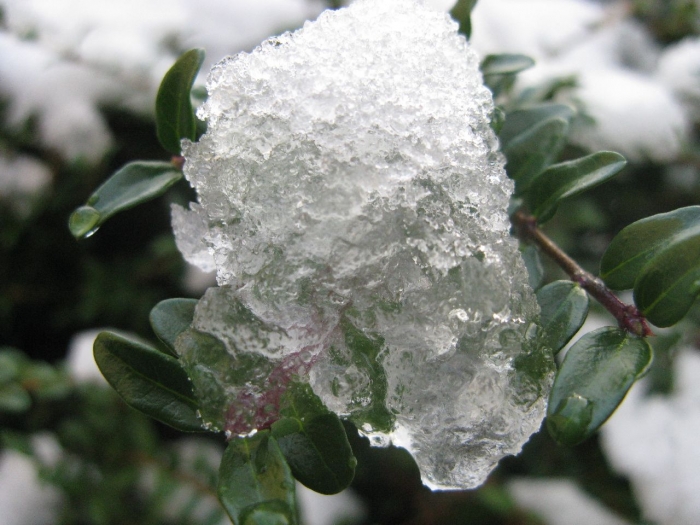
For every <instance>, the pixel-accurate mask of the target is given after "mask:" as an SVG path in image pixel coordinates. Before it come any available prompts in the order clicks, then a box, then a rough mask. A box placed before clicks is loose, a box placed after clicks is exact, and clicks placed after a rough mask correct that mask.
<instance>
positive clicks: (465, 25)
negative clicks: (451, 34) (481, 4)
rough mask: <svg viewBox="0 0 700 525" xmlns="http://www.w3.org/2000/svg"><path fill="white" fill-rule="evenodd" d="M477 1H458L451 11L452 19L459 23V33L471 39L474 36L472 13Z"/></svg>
mask: <svg viewBox="0 0 700 525" xmlns="http://www.w3.org/2000/svg"><path fill="white" fill-rule="evenodd" d="M476 1H477V0H457V3H456V4H455V6H454V7H453V8H452V11H450V15H451V16H452V18H454V19H455V20H457V22H459V32H460V33H461V34H463V35H464V36H466V37H467V38H469V37H470V36H471V34H472V20H471V12H472V9H474V6H475V5H476Z"/></svg>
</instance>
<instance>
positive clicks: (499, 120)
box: [491, 106, 506, 135]
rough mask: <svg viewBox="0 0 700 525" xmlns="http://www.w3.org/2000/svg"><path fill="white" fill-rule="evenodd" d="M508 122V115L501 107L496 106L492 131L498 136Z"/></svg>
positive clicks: (492, 114) (493, 113)
mask: <svg viewBox="0 0 700 525" xmlns="http://www.w3.org/2000/svg"><path fill="white" fill-rule="evenodd" d="M505 121H506V114H505V112H504V111H503V109H502V108H501V107H500V106H495V107H494V108H493V112H492V113H491V129H492V130H493V132H494V133H496V134H497V135H498V133H500V131H501V129H502V128H503V124H505Z"/></svg>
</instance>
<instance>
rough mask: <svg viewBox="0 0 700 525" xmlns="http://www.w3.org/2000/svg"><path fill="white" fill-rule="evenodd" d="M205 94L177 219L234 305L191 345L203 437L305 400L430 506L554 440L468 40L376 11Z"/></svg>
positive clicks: (543, 361) (199, 326)
mask: <svg viewBox="0 0 700 525" xmlns="http://www.w3.org/2000/svg"><path fill="white" fill-rule="evenodd" d="M207 89H208V92H209V98H208V100H207V102H206V103H205V104H204V106H203V107H202V108H201V110H200V117H201V118H203V119H205V120H206V121H207V123H208V131H207V133H206V134H205V135H204V136H203V137H202V138H201V140H200V141H199V142H198V143H186V144H185V145H184V154H185V157H186V159H187V162H186V164H185V175H186V176H187V179H188V180H189V181H190V183H191V184H192V186H193V187H194V188H195V189H196V191H197V194H198V202H197V203H193V204H192V205H191V206H190V209H189V210H185V209H183V208H180V207H175V208H174V209H173V224H174V229H175V234H176V239H177V243H178V246H179V247H180V249H181V251H182V252H183V254H184V256H185V258H186V259H187V260H189V261H191V262H193V263H195V264H198V265H199V266H201V267H203V268H205V269H206V268H216V270H217V278H218V283H219V287H217V288H212V289H210V290H209V291H208V292H207V293H206V294H205V296H204V297H203V298H202V300H201V301H200V302H199V305H198V307H197V311H196V315H195V320H194V323H193V330H191V331H190V332H188V333H187V334H185V335H186V336H184V337H181V338H180V340H179V342H178V350H179V352H180V353H181V355H182V360H183V362H184V363H185V365H186V366H187V368H188V372H189V373H190V376H191V377H192V380H193V383H194V387H195V391H196V393H197V395H198V396H199V397H200V400H201V401H202V405H203V407H204V408H203V409H202V417H203V420H204V421H205V422H206V423H207V424H209V425H211V426H212V427H214V428H219V429H224V430H226V431H228V432H231V433H239V434H245V433H247V432H250V431H251V430H253V429H255V428H260V427H264V426H266V425H269V424H270V423H271V422H272V421H274V419H275V417H276V416H277V414H276V409H277V406H278V404H279V400H280V396H281V395H283V393H284V390H285V386H286V385H287V384H288V383H289V382H290V381H292V380H299V379H301V380H304V381H308V382H309V383H310V385H311V386H312V388H313V390H314V391H315V392H316V393H317V394H318V395H319V396H320V397H321V399H322V400H323V401H324V402H325V404H326V405H327V406H328V407H329V408H330V409H331V410H333V411H335V412H336V413H338V414H339V415H340V416H342V417H345V418H349V419H350V420H352V421H353V422H355V423H356V425H357V426H358V427H359V428H360V429H361V430H362V432H363V433H365V434H366V435H368V436H369V437H370V438H371V440H372V442H373V443H375V444H380V445H381V444H387V443H389V442H393V443H394V444H396V445H399V446H402V447H405V448H406V449H408V450H409V451H410V452H411V453H412V454H413V456H414V457H415V459H416V461H417V463H418V465H419V467H420V469H421V473H422V476H423V481H424V482H425V483H426V484H427V485H429V486H430V487H433V488H448V489H452V488H469V487H474V486H476V485H478V484H480V483H482V482H483V481H484V480H485V478H486V476H487V475H488V473H489V472H490V471H491V470H492V469H493V468H494V467H495V465H496V463H497V462H498V460H499V459H500V458H501V457H503V456H504V455H507V454H513V453H517V452H518V451H519V450H520V448H521V446H522V444H523V443H524V442H525V441H526V440H527V439H528V438H529V436H530V434H531V433H533V432H534V431H536V430H537V429H538V428H539V426H540V423H541V420H542V418H543V415H544V411H545V402H546V401H545V400H546V396H547V393H548V391H549V387H550V383H551V374H552V370H553V365H552V360H551V357H550V356H549V355H548V351H547V350H544V349H538V348H537V346H536V345H535V343H534V340H535V335H536V331H537V326H536V324H535V322H536V319H537V315H538V307H537V304H536V301H535V297H534V294H533V292H532V290H531V289H530V287H529V286H528V284H527V282H528V281H527V274H526V270H525V267H524V265H523V262H522V260H521V258H520V255H519V252H518V248H517V243H516V241H515V240H514V239H512V238H511V237H510V235H509V221H508V217H507V214H506V209H507V206H508V201H509V198H510V194H511V192H512V189H513V188H512V183H511V182H510V180H509V179H507V177H506V174H505V171H504V168H503V166H504V159H503V157H502V155H501V154H500V153H499V152H498V144H497V140H496V137H495V136H494V134H493V132H492V131H491V129H490V127H489V115H490V113H491V112H492V110H493V102H492V100H491V95H490V93H489V91H488V90H487V89H486V88H485V87H484V85H483V82H482V79H481V75H480V73H479V70H478V58H477V56H476V55H475V54H474V52H473V51H472V50H471V49H470V48H469V46H468V44H467V42H466V40H465V39H464V37H462V36H459V35H458V34H457V25H456V24H455V23H454V22H453V21H452V20H451V19H449V18H448V17H447V16H446V15H445V14H443V13H438V12H435V11H431V10H428V9H427V8H425V7H423V6H422V4H420V3H419V2H416V1H413V0H381V1H373V0H359V1H357V2H355V3H354V4H353V5H352V6H351V7H349V8H347V9H342V10H339V11H333V12H331V11H329V12H326V13H324V14H323V15H321V17H319V19H318V20H317V21H316V22H311V23H307V24H306V25H305V26H304V27H303V28H302V29H300V30H299V31H296V32H294V33H286V34H284V35H282V36H280V37H276V38H272V39H269V40H267V41H266V42H264V43H263V44H262V45H261V46H260V47H258V48H257V49H256V50H254V51H253V52H252V53H249V54H246V53H241V54H238V55H236V56H233V57H228V58H226V59H224V60H223V61H221V62H220V63H219V64H217V65H216V66H215V67H214V68H213V69H212V71H211V74H210V76H209V80H208V85H207Z"/></svg>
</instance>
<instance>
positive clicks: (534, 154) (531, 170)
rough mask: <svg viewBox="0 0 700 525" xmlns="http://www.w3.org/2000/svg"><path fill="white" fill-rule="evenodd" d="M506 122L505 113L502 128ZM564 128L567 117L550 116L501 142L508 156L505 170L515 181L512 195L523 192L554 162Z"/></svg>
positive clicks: (563, 136) (560, 147)
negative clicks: (503, 142)
mask: <svg viewBox="0 0 700 525" xmlns="http://www.w3.org/2000/svg"><path fill="white" fill-rule="evenodd" d="M507 124H508V117H507V116H506V124H505V125H504V126H503V128H504V129H505V126H506V125H507ZM568 129H569V123H568V121H566V120H564V119H563V118H560V117H554V118H550V119H547V120H544V121H541V122H538V123H537V124H535V125H533V126H532V127H530V128H527V129H526V130H525V131H523V132H522V133H520V134H519V135H517V136H515V137H513V139H511V140H510V141H509V142H508V143H507V144H505V145H504V146H503V153H504V154H505V156H506V158H507V159H508V163H507V164H506V170H507V171H508V176H509V177H510V178H511V179H513V180H514V181H515V193H516V195H522V194H524V193H525V192H526V191H527V190H528V188H529V186H530V183H531V182H532V180H533V179H534V178H535V177H536V176H537V175H539V174H540V173H542V172H543V171H544V170H545V169H546V168H547V167H548V166H549V165H550V164H551V163H552V162H554V160H555V159H556V158H557V156H558V155H559V153H560V152H561V150H562V149H563V148H564V144H565V143H566V133H567V131H568ZM501 132H502V131H501Z"/></svg>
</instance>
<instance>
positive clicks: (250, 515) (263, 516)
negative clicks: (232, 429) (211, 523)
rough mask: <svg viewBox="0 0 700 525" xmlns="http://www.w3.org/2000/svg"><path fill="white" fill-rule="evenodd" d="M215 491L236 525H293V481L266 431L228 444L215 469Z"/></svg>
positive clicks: (294, 520)
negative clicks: (217, 472) (217, 469)
mask: <svg viewBox="0 0 700 525" xmlns="http://www.w3.org/2000/svg"><path fill="white" fill-rule="evenodd" d="M217 492H218V495H219V500H221V503H222V504H223V506H224V508H225V509H226V512H227V513H228V515H229V516H230V518H231V520H232V521H233V523H235V524H236V525H262V524H270V525H272V524H274V525H292V524H295V523H296V522H297V520H296V509H295V499H294V478H292V474H291V472H290V470H289V466H287V463H286V462H285V461H284V457H283V456H282V452H281V451H280V448H279V446H278V445H277V442H276V440H275V438H274V437H272V436H270V432H269V431H267V430H263V431H262V432H258V433H257V434H255V435H253V436H251V437H246V438H234V439H232V440H231V441H230V442H229V444H228V446H227V447H226V451H225V452H224V456H223V458H222V460H221V466H220V467H219V484H218V487H217Z"/></svg>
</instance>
